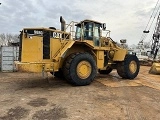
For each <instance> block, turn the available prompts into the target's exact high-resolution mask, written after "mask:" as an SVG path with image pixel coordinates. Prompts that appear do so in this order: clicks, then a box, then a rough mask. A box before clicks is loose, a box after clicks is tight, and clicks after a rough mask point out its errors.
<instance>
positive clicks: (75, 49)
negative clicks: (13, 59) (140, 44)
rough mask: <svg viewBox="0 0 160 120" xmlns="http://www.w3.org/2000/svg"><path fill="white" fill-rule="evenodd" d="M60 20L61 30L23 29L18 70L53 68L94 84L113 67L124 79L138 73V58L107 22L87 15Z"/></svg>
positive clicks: (59, 74) (58, 74)
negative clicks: (114, 36) (113, 35)
mask: <svg viewBox="0 0 160 120" xmlns="http://www.w3.org/2000/svg"><path fill="white" fill-rule="evenodd" d="M60 22H61V30H58V29H56V28H54V27H49V28H24V29H23V30H22V31H21V34H20V49H19V50H20V52H19V53H20V54H19V62H18V63H17V65H18V70H20V71H27V72H50V73H51V74H53V75H54V76H56V77H62V78H63V79H64V78H65V79H66V80H67V81H68V82H69V83H71V84H73V85H78V86H81V85H88V84H90V83H91V82H92V81H93V80H94V79H95V77H96V75H97V73H98V72H99V73H100V74H109V73H110V72H111V71H112V70H113V69H117V73H118V74H119V76H121V77H122V78H124V79H134V78H135V77H136V76H137V75H138V73H139V69H140V65H139V60H138V58H137V57H136V56H135V55H129V54H127V50H126V49H123V48H121V47H119V46H118V45H117V44H116V42H114V41H113V40H112V39H111V37H110V31H109V30H106V24H105V23H101V22H97V21H94V20H88V19H86V20H83V21H81V22H79V23H77V22H73V21H72V22H71V23H70V24H66V23H65V20H64V19H63V18H62V17H60ZM104 34H105V36H102V35H104Z"/></svg>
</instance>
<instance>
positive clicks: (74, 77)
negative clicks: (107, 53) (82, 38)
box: [70, 53, 97, 85]
mask: <svg viewBox="0 0 160 120" xmlns="http://www.w3.org/2000/svg"><path fill="white" fill-rule="evenodd" d="M81 61H87V62H89V63H90V65H91V74H90V75H89V77H87V78H86V79H81V78H80V77H79V76H78V75H77V65H78V64H79V63H80V62H81ZM96 74H97V67H96V64H95V60H94V59H93V57H92V56H91V55H90V54H88V53H82V54H79V55H77V56H76V57H75V58H74V60H73V61H72V63H71V66H70V77H71V79H72V80H73V81H74V83H78V85H88V84H90V83H91V82H92V81H93V80H94V78H95V76H96Z"/></svg>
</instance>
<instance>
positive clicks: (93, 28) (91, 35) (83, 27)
mask: <svg viewBox="0 0 160 120" xmlns="http://www.w3.org/2000/svg"><path fill="white" fill-rule="evenodd" d="M101 28H103V30H104V29H105V24H103V23H100V22H97V21H93V20H84V21H81V22H80V23H78V24H76V34H75V40H91V41H93V42H94V45H95V46H99V41H100V37H101Z"/></svg>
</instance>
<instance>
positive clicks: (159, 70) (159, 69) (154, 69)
mask: <svg viewBox="0 0 160 120" xmlns="http://www.w3.org/2000/svg"><path fill="white" fill-rule="evenodd" d="M149 73H150V74H159V75H160V63H153V64H152V66H151V69H150V70H149Z"/></svg>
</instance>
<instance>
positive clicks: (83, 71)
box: [77, 61, 92, 79]
mask: <svg viewBox="0 0 160 120" xmlns="http://www.w3.org/2000/svg"><path fill="white" fill-rule="evenodd" d="M91 71H92V67H91V64H90V63H89V62H88V61H81V62H80V63H79V64H78V65H77V75H78V76H79V77H80V78H81V79H86V78H88V76H89V75H90V74H91Z"/></svg>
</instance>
